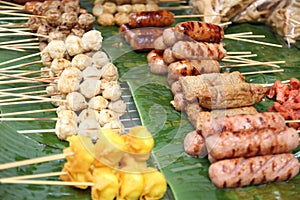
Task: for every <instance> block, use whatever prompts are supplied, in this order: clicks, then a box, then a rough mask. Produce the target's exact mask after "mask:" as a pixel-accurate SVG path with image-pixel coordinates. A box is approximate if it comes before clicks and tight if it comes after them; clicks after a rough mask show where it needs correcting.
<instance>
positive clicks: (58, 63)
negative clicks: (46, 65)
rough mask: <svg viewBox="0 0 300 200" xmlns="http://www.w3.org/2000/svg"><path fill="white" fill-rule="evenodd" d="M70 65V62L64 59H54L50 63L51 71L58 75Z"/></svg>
mask: <svg viewBox="0 0 300 200" xmlns="http://www.w3.org/2000/svg"><path fill="white" fill-rule="evenodd" d="M69 67H71V62H70V61H68V60H66V59H64V58H60V59H57V58H56V59H54V60H53V61H52V63H51V71H52V72H53V74H54V75H56V76H60V74H61V73H62V72H63V71H64V70H65V69H66V68H69Z"/></svg>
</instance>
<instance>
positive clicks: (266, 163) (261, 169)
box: [208, 154, 299, 188]
mask: <svg viewBox="0 0 300 200" xmlns="http://www.w3.org/2000/svg"><path fill="white" fill-rule="evenodd" d="M208 172H209V178H210V180H211V181H212V183H213V184H214V185H215V186H216V187H218V188H234V187H242V186H248V185H258V184H263V183H268V182H276V181H286V180H289V179H292V178H293V177H294V176H296V175H297V174H298V172H299V162H298V159H297V158H295V157H294V156H293V154H277V155H267V156H256V157H252V158H247V159H245V158H234V159H228V160H222V161H219V162H216V163H213V164H212V165H210V167H209V169H208Z"/></svg>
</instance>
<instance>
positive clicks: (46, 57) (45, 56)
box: [41, 47, 53, 67]
mask: <svg viewBox="0 0 300 200" xmlns="http://www.w3.org/2000/svg"><path fill="white" fill-rule="evenodd" d="M41 60H42V63H43V65H44V66H46V67H50V66H51V63H52V60H53V59H52V58H51V56H50V53H49V50H48V47H46V48H45V49H44V50H43V51H42V52H41Z"/></svg>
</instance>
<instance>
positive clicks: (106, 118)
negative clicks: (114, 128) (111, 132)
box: [99, 109, 119, 126]
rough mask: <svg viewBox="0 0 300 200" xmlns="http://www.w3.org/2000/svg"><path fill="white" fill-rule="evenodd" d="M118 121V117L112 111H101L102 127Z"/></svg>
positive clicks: (100, 120)
mask: <svg viewBox="0 0 300 200" xmlns="http://www.w3.org/2000/svg"><path fill="white" fill-rule="evenodd" d="M118 119H119V117H118V115H117V114H116V113H115V112H114V111H112V110H108V109H103V110H101V111H100V114H99V122H100V124H101V126H104V124H107V123H110V122H112V121H116V120H118Z"/></svg>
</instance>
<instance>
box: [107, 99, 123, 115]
mask: <svg viewBox="0 0 300 200" xmlns="http://www.w3.org/2000/svg"><path fill="white" fill-rule="evenodd" d="M108 109H109V110H112V111H114V112H115V113H117V114H119V116H122V115H123V114H124V113H125V112H126V104H125V102H124V101H123V100H121V99H119V100H117V101H112V102H110V103H109V104H108Z"/></svg>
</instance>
